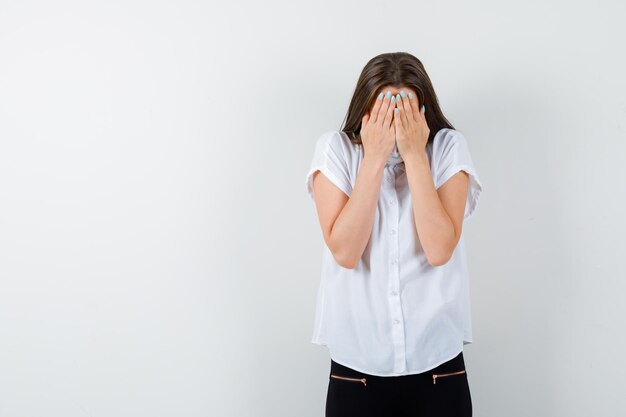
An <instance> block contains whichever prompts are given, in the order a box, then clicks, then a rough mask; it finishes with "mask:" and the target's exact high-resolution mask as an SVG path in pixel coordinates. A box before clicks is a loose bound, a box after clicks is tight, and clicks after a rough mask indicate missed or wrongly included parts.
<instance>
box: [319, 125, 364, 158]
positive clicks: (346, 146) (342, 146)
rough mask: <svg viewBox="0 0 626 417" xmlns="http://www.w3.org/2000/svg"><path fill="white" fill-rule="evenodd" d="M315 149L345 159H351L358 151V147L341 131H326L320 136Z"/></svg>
mask: <svg viewBox="0 0 626 417" xmlns="http://www.w3.org/2000/svg"><path fill="white" fill-rule="evenodd" d="M316 147H317V149H318V150H320V151H324V152H329V151H330V152H333V153H334V154H335V155H336V156H343V157H345V158H351V157H352V155H354V154H355V153H356V152H358V151H359V149H360V145H355V144H354V143H352V141H351V140H350V137H349V136H348V135H347V134H346V133H345V132H343V131H341V130H327V131H325V132H323V133H322V134H320V136H319V137H318V139H317V145H316Z"/></svg>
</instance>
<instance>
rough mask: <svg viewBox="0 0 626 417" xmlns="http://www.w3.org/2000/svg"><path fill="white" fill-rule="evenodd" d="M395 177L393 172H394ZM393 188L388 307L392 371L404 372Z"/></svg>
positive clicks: (404, 349) (390, 193)
mask: <svg viewBox="0 0 626 417" xmlns="http://www.w3.org/2000/svg"><path fill="white" fill-rule="evenodd" d="M394 176H395V172H394ZM393 182H394V186H393V187H392V189H390V192H389V195H390V196H389V197H388V198H387V204H388V206H389V214H390V215H389V217H388V222H389V226H388V227H389V228H390V230H389V236H388V241H389V254H388V256H389V264H388V266H389V274H388V277H389V306H390V313H391V321H392V327H391V329H392V330H391V332H392V339H393V346H394V370H395V372H404V371H405V370H406V347H405V341H404V337H405V335H404V333H405V332H404V322H403V320H402V305H401V298H400V296H399V292H400V265H399V262H398V256H399V255H398V254H399V253H400V251H399V246H400V245H399V233H398V227H399V221H400V213H399V208H398V204H397V202H398V195H397V192H396V189H395V179H394V181H393Z"/></svg>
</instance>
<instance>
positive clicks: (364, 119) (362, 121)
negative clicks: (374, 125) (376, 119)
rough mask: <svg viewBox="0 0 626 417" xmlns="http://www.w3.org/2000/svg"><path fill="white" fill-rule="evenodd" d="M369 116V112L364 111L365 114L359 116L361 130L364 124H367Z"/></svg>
mask: <svg viewBox="0 0 626 417" xmlns="http://www.w3.org/2000/svg"><path fill="white" fill-rule="evenodd" d="M369 118H370V114H369V113H365V115H363V118H361V130H363V128H364V127H365V126H367V123H368V121H369Z"/></svg>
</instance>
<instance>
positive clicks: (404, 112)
mask: <svg viewBox="0 0 626 417" xmlns="http://www.w3.org/2000/svg"><path fill="white" fill-rule="evenodd" d="M409 94H411V96H412V98H409V95H408V94H406V95H405V97H402V96H401V94H397V95H396V100H395V102H396V109H394V114H393V123H394V125H395V130H396V144H397V145H398V152H400V155H402V159H407V157H408V156H409V155H412V154H414V153H415V154H419V153H423V152H424V151H425V149H426V143H427V142H428V135H429V134H430V129H429V128H428V123H426V115H425V114H424V113H425V111H420V109H419V103H418V100H417V95H416V94H415V93H412V92H411V93H409ZM397 110H399V111H397Z"/></svg>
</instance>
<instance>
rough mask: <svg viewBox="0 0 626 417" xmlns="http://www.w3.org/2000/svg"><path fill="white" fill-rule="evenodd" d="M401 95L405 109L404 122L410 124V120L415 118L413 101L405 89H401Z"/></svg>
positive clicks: (403, 108)
mask: <svg viewBox="0 0 626 417" xmlns="http://www.w3.org/2000/svg"><path fill="white" fill-rule="evenodd" d="M400 96H401V97H402V110H403V113H404V114H403V117H404V118H403V122H405V123H407V124H408V121H409V120H413V119H414V116H413V109H412V108H411V102H410V100H409V96H408V95H407V94H406V93H405V91H404V90H402V91H400Z"/></svg>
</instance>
